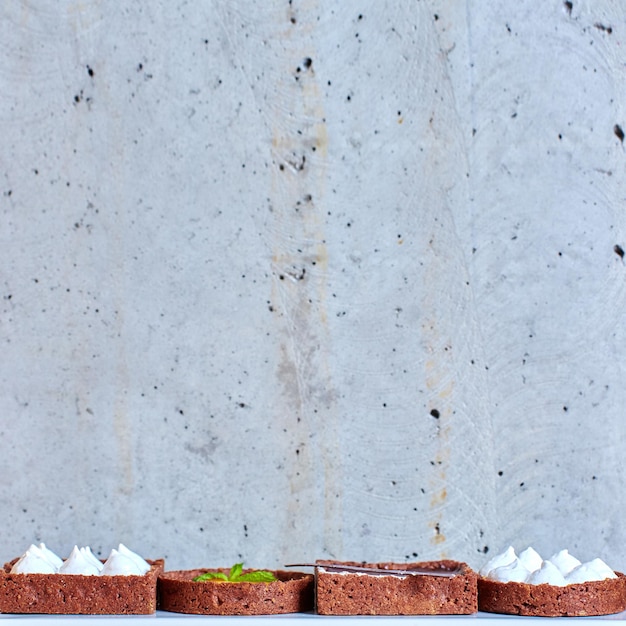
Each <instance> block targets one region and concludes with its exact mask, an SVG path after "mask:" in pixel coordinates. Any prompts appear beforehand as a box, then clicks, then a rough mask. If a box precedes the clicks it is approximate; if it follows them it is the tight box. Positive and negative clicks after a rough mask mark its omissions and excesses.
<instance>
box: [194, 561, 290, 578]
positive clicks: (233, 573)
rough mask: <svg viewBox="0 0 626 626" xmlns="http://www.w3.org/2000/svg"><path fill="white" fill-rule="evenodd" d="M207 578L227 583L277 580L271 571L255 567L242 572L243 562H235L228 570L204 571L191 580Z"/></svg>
mask: <svg viewBox="0 0 626 626" xmlns="http://www.w3.org/2000/svg"><path fill="white" fill-rule="evenodd" d="M207 580H221V581H224V582H229V583H271V582H274V581H275V580H278V578H276V576H274V574H272V572H269V571H267V570H262V569H257V570H252V571H250V572H246V573H245V574H244V573H243V563H235V564H234V565H233V566H232V567H231V568H230V572H228V576H226V574H224V573H223V572H205V573H204V574H200V575H199V576H196V577H195V578H194V579H193V582H205V581H207Z"/></svg>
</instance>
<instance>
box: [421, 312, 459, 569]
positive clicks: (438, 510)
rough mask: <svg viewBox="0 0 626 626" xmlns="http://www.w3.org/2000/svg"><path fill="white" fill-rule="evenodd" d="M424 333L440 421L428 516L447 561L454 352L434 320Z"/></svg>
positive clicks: (435, 411)
mask: <svg viewBox="0 0 626 626" xmlns="http://www.w3.org/2000/svg"><path fill="white" fill-rule="evenodd" d="M423 329H424V332H425V335H426V337H425V341H426V346H427V352H428V353H429V355H430V356H429V359H428V360H427V361H426V387H427V389H428V391H429V392H430V393H429V395H430V398H431V401H430V402H431V406H430V416H431V417H432V418H433V419H434V420H436V423H435V428H436V440H435V444H434V458H433V460H432V461H431V466H432V472H431V477H430V494H431V497H430V502H429V514H428V515H429V517H430V519H431V521H430V522H429V523H428V525H429V527H430V528H431V529H432V535H431V538H430V542H431V544H433V545H436V546H440V548H439V549H440V550H441V552H440V554H439V556H440V558H445V557H446V556H447V554H446V551H445V546H444V544H445V542H446V535H445V534H444V524H445V523H444V519H443V514H444V511H445V507H446V503H447V498H448V489H447V481H448V476H447V473H448V464H449V461H450V454H451V443H450V429H451V424H450V422H451V417H452V412H453V411H452V406H451V403H452V402H453V392H454V380H453V379H452V378H451V371H452V369H451V365H452V364H451V363H447V362H446V354H447V353H448V352H450V351H451V350H452V346H451V345H450V343H449V342H445V341H444V342H442V341H441V338H440V337H439V333H438V329H437V324H436V322H435V320H434V319H430V320H427V321H425V323H424V324H423ZM442 345H443V350H442V349H441V346H442Z"/></svg>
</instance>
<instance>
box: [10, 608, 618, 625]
mask: <svg viewBox="0 0 626 626" xmlns="http://www.w3.org/2000/svg"><path fill="white" fill-rule="evenodd" d="M5 619H6V620H10V619H18V620H27V621H28V622H29V623H31V624H36V625H41V626H43V625H44V624H46V623H49V622H51V621H57V622H58V621H62V622H71V623H72V624H73V626H78V625H82V624H92V623H93V622H94V621H97V622H98V624H99V626H105V625H106V624H109V623H115V624H116V626H120V624H121V623H122V622H127V623H131V622H135V621H137V620H155V619H156V620H158V622H159V626H168V625H171V626H175V625H177V624H182V623H183V622H194V621H196V622H203V621H210V622H211V624H212V626H222V625H228V626H237V625H238V624H242V625H243V624H245V626H251V622H254V621H259V622H267V621H271V620H280V621H281V622H282V626H298V625H299V623H300V622H302V621H307V620H318V621H337V620H341V621H343V622H348V621H349V622H350V626H360V623H364V622H371V621H375V622H376V626H390V625H391V624H397V623H398V622H401V621H420V622H426V621H432V622H437V626H461V625H460V622H462V621H463V620H472V621H473V624H474V626H478V624H476V622H482V621H485V622H487V621H488V622H489V626H510V623H511V621H513V620H516V621H531V622H533V624H535V625H537V624H538V622H544V623H545V625H546V626H547V624H550V625H551V626H556V623H558V624H562V623H563V622H580V621H585V620H596V621H597V620H612V621H623V622H626V611H625V612H623V613H617V614H614V615H603V616H597V617H559V618H546V617H521V616H517V615H496V614H492V613H475V614H474V615H405V616H398V617H387V616H369V615H368V616H350V617H343V616H328V615H316V614H315V613H294V614H288V615H261V616H220V615H186V614H180V613H170V612H167V611H157V612H156V614H154V615H16V614H0V620H5ZM555 620H556V621H555Z"/></svg>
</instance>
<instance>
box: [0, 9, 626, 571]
mask: <svg viewBox="0 0 626 626" xmlns="http://www.w3.org/2000/svg"><path fill="white" fill-rule="evenodd" d="M625 25H626V8H625V7H624V6H623V5H622V3H620V2H617V1H615V0H597V1H594V2H591V1H589V0H574V1H573V2H562V1H561V0H550V1H547V2H542V3H537V2H531V1H530V0H523V1H521V2H515V3H512V2H504V1H499V2H490V3H484V2H478V1H477V0H466V1H461V0H458V1H457V0H454V1H450V2H444V1H434V0H429V1H426V0H422V1H419V2H415V1H414V0H411V1H410V2H409V1H405V0H402V1H401V2H378V1H376V2H375V1H374V0H368V1H366V2H353V1H347V2H341V3H334V2H323V1H322V2H319V1H318V2H315V1H313V0H302V1H297V2H296V1H289V0H285V1H284V2H274V3H256V2H252V1H250V0H239V1H236V2H231V3H218V2H212V3H200V2H196V3H187V2H164V1H162V0H153V1H151V2H146V1H140V2H135V3H133V5H132V7H131V6H129V7H125V8H118V7H112V6H107V5H106V4H105V3H102V2H98V1H96V0H92V1H87V2H73V1H66V2H62V3H60V4H59V3H55V2H52V1H50V0H40V1H39V2H37V3H33V2H27V1H26V0H19V1H16V2H11V3H5V4H3V5H2V7H0V42H1V44H0V49H1V50H2V55H0V134H1V136H2V144H1V145H2V147H1V149H0V216H1V221H0V244H1V245H0V298H1V300H0V302H1V308H0V343H1V345H2V359H0V410H1V416H2V418H1V420H0V435H1V440H0V446H1V447H0V451H1V454H0V505H1V508H2V511H3V532H2V539H1V542H0V558H1V559H3V560H7V559H9V558H12V557H13V556H16V555H17V554H19V553H21V552H22V551H23V550H24V549H25V548H26V547H27V546H28V544H29V543H31V541H35V540H37V541H45V542H46V543H47V544H48V545H49V546H50V547H51V548H53V549H55V550H56V551H58V552H59V553H61V554H67V553H69V551H70V549H71V547H72V546H73V545H74V544H75V543H78V544H80V545H85V544H89V545H91V546H92V548H93V549H94V551H95V552H99V553H100V554H102V555H103V556H106V553H108V551H109V549H110V548H111V547H113V546H114V545H116V544H117V542H119V541H123V542H124V543H126V544H127V545H128V546H129V547H131V548H132V549H134V550H136V551H138V552H141V553H142V554H144V555H145V556H149V557H150V556H152V557H161V556H164V557H165V558H166V559H167V563H168V566H171V567H172V568H179V567H191V566H202V565H229V564H231V563H232V562H235V561H236V560H245V562H246V563H247V564H249V565H252V566H262V567H268V566H276V565H281V564H283V563H286V562H290V561H294V560H297V561H301V560H309V559H314V558H320V557H335V558H340V559H341V558H344V559H356V560H360V559H364V560H403V559H409V560H416V559H420V560H421V559H430V558H440V557H444V556H447V557H451V558H457V559H463V560H467V561H468V562H470V564H472V565H474V566H479V565H480V564H481V563H482V562H483V561H484V560H485V559H486V556H487V555H488V554H493V553H495V552H496V551H499V550H501V549H503V548H504V547H505V546H506V545H508V544H509V543H513V544H514V545H516V546H518V547H520V548H523V547H525V546H526V545H529V544H530V545H533V546H534V547H535V548H537V549H538V550H539V551H540V552H543V553H544V554H551V553H552V552H556V550H557V549H559V548H561V547H568V548H569V549H570V550H571V551H572V552H574V553H575V554H576V555H577V556H579V558H583V559H585V558H587V557H588V558H592V557H595V556H601V557H602V558H605V559H606V560H607V561H608V562H609V563H610V564H612V565H613V566H614V567H616V568H618V569H620V568H621V569H623V568H625V567H626V542H625V541H624V539H625V533H624V530H623V524H622V520H623V519H624V517H625V514H626V500H625V499H624V497H623V495H622V494H623V491H624V474H623V466H624V463H623V457H624V453H625V449H624V448H625V446H624V425H623V424H624V420H623V416H622V407H623V406H624V404H626V402H625V395H626V387H625V386H624V384H623V382H624V367H623V364H622V363H623V358H622V353H623V351H624V345H625V339H626V337H625V326H624V322H623V311H624V305H625V300H626V288H625V287H626V267H625V263H624V249H626V235H625V228H626V217H625V215H624V211H623V200H624V197H625V194H626V185H625V182H624V159H625V152H624V145H623V140H624V131H623V130H622V129H624V128H626V116H625V110H624V99H623V91H624V86H623V85H624V67H625V64H626V49H625V46H624V44H625V42H626V39H625V33H626V30H625V28H626V26H625Z"/></svg>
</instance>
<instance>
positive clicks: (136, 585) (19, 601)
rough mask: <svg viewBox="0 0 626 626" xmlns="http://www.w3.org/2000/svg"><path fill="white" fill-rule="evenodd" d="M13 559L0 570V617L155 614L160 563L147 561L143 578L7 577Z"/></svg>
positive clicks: (78, 576)
mask: <svg viewBox="0 0 626 626" xmlns="http://www.w3.org/2000/svg"><path fill="white" fill-rule="evenodd" d="M16 560H17V559H14V560H13V561H11V562H10V563H5V565H4V569H3V570H0V613H45V614H58V615H60V614H63V615H70V614H74V615H75V614H82V615H147V614H151V613H154V612H155V611H156V603H157V597H156V586H157V585H156V583H157V577H158V575H159V572H161V571H162V570H163V565H164V562H163V560H162V559H159V560H156V561H148V563H150V565H151V567H150V571H148V572H146V573H145V574H144V575H143V576H82V575H75V574H74V575H73V574H11V567H12V566H13V563H15V561H16Z"/></svg>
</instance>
